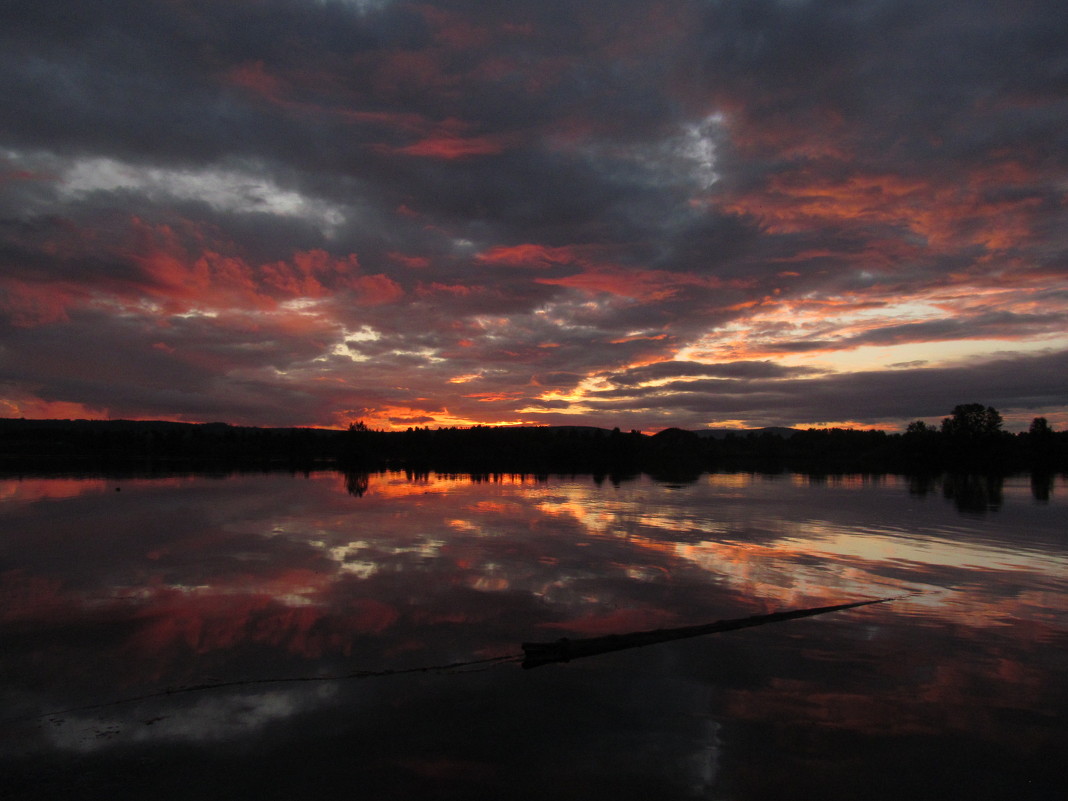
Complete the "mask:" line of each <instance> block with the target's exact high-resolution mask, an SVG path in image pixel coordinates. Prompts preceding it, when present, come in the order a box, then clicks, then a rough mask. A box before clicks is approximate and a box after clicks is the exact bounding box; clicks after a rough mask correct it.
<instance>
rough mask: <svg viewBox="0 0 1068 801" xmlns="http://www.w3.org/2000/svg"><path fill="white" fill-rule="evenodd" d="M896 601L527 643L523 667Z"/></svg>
mask: <svg viewBox="0 0 1068 801" xmlns="http://www.w3.org/2000/svg"><path fill="white" fill-rule="evenodd" d="M893 600H895V599H894V598H877V599H876V600H874V601H854V602H853V603H846V604H835V605H834V606H817V607H812V608H810V609H792V610H789V611H786V612H772V613H771V614H767V615H753V616H751V617H741V618H735V619H733V620H717V621H716V622H714V623H703V624H699V625H696V626H682V627H680V628H674V629H655V630H653V631H635V632H631V633H629V634H609V635H607V636H604V637H588V638H584V639H577V640H572V639H568V638H567V637H562V638H560V639H559V640H555V641H554V642H525V643H523V654H524V659H523V667H524V668H536V667H541V666H542V665H549V664H552V663H554V662H570V661H571V660H573V659H583V658H585V657H587V656H597V655H599V654H607V653H611V652H612V651H625V650H627V649H629V648H643V647H645V646H646V645H655V644H656V643H661V642H670V641H671V640H682V639H686V638H687V637H700V636H701V635H703V634H716V633H718V632H721V631H734V630H735V629H747V628H752V627H753V626H763V625H766V624H768V623H782V622H784V621H787V620H797V619H798V618H802V617H813V616H814V615H825V614H827V613H828V612H840V611H842V610H843V609H855V608H856V607H858V606H869V605H871V604H881V603H885V602H887V601H893Z"/></svg>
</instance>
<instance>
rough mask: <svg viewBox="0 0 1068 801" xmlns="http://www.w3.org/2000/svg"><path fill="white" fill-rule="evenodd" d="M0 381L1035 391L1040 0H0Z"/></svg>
mask: <svg viewBox="0 0 1068 801" xmlns="http://www.w3.org/2000/svg"><path fill="white" fill-rule="evenodd" d="M0 104H2V105H0V417H20V416H22V417H71V418H73V417H85V418H108V417H110V418H139V419H169V420H186V421H205V422H206V421H216V420H218V421H225V422H230V423H234V424H241V425H260V426H290V425H300V426H303V425H318V426H343V425H345V424H347V423H348V422H349V421H351V420H356V419H362V420H364V421H365V422H366V423H367V424H368V425H371V426H372V427H376V428H384V429H392V428H400V429H403V428H406V427H408V426H414V425H418V426H431V427H436V426H446V425H471V424H474V423H483V424H519V423H522V424H530V425H542V424H574V425H598V426H605V427H609V428H610V427H614V426H619V427H620V428H622V429H624V430H629V429H640V430H643V431H647V432H652V431H656V430H659V429H661V428H664V427H667V426H680V427H683V428H693V429H698V428H703V427H707V426H712V427H721V426H743V427H758V426H765V425H790V426H802V427H807V426H822V425H851V426H865V427H867V426H873V427H878V428H885V429H895V428H900V427H901V426H903V425H904V424H905V423H907V422H908V421H910V420H914V419H924V420H927V421H929V422H930V421H937V420H938V419H940V418H941V417H943V416H945V415H947V414H948V413H949V412H950V411H951V409H952V408H953V406H954V405H956V404H958V403H972V402H979V403H983V404H990V405H993V406H995V407H997V408H998V409H999V410H1000V411H1001V412H1002V413H1003V415H1004V416H1005V419H1006V424H1007V428H1009V429H1010V430H1019V429H1020V428H1026V427H1027V424H1028V423H1029V422H1030V420H1031V419H1032V418H1033V417H1035V416H1039V415H1042V416H1046V417H1047V418H1049V420H1050V422H1051V423H1052V424H1053V425H1054V427H1056V428H1064V427H1066V426H1068V205H1066V190H1068V4H1066V3H1064V2H1063V0H946V1H945V2H938V3H932V2H930V1H929V0H663V1H661V2H658V1H656V0H581V2H580V1H579V0H570V1H568V0H537V1H536V2H531V0H524V2H518V1H517V0H442V1H440V2H434V1H429V2H404V1H403V0H228V2H219V1H218V0H98V1H97V2H92V3H88V2H73V1H72V0H56V1H55V2H41V0H5V2H4V3H3V4H2V5H0Z"/></svg>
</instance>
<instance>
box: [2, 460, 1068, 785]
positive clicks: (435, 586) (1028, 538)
mask: <svg viewBox="0 0 1068 801" xmlns="http://www.w3.org/2000/svg"><path fill="white" fill-rule="evenodd" d="M1066 520H1068V482H1066V481H1065V479H1064V478H1063V477H1059V478H1055V479H1052V480H1037V481H1034V482H1032V481H1031V480H1030V479H1029V478H1027V477H1022V478H1010V479H1006V480H1005V481H1004V482H1000V481H985V480H972V481H956V482H950V481H936V482H930V483H926V484H924V483H918V482H915V481H913V482H910V481H909V480H908V479H906V478H901V477H893V476H888V477H883V478H880V479H877V480H876V479H865V478H862V477H846V478H840V479H829V480H826V481H815V480H813V479H811V478H806V477H804V476H798V475H782V476H774V477H765V476H753V475H749V474H724V475H708V476H703V477H702V478H700V479H699V480H697V481H696V482H693V483H681V484H669V483H664V482H660V481H656V480H654V479H652V478H648V477H644V478H640V479H634V480H630V481H624V482H620V483H618V484H613V483H611V482H600V483H598V482H595V481H594V480H592V479H591V478H590V477H576V478H569V479H568V478H551V479H549V480H543V481H535V480H532V479H524V478H520V477H515V478H510V477H504V478H501V479H500V480H490V481H472V480H471V479H470V478H467V477H463V478H455V477H446V476H437V475H434V474H431V475H430V476H426V477H421V478H411V477H408V476H405V475H404V474H401V473H384V474H372V475H370V476H349V477H346V476H344V475H341V474H337V473H332V472H323V473H313V474H311V475H309V476H299V475H298V476H292V475H288V474H262V475H239V476H230V477H226V478H210V477H180V478H166V479H123V480H121V481H119V480H115V479H100V478H84V479H81V478H66V479H54V478H49V479H23V480H0V699H2V716H3V723H2V726H0V776H2V777H3V787H2V788H0V798H8V797H11V798H60V799H65V798H71V799H73V798H86V797H110V798H146V797H148V798H153V799H170V798H174V799H187V798H196V799H204V798H228V799H233V798H246V797H247V798H257V799H263V798H268V799H269V798H286V799H293V798H337V797H345V798H357V799H362V798H367V799H387V798H388V799H394V798H397V799H400V798H420V799H436V798H465V799H470V798H494V799H500V798H520V799H524V798H539V799H541V798H545V797H552V798H555V799H580V798H581V799H584V801H589V799H602V798H603V799H632V798H633V799H638V798H641V799H650V798H660V799H682V798H711V799H739V800H743V799H765V798H766V799H783V798H798V799H801V798H804V799H811V798H821V799H855V798H864V799H880V798H886V799H902V798H909V799H925V798H931V799H934V798H939V799H944V798H969V799H976V798H991V799H994V798H996V799H1003V798H1013V799H1021V798H1022V799H1045V798H1061V797H1065V796H1064V793H1065V790H1066V789H1068V782H1066V775H1068V773H1066V768H1065V760H1064V756H1065V754H1066V750H1065V749H1066V743H1068V715H1066V713H1068V681H1065V675H1068V523H1066ZM890 596H893V597H898V596H907V597H903V598H898V600H894V601H892V602H889V603H884V604H878V605H874V606H867V607H863V608H859V609H853V610H849V611H844V612H837V613H833V614H829V615H823V616H820V617H813V618H808V619H805V620H798V621H791V622H787V623H780V624H775V625H767V626H763V627H760V628H751V629H747V630H744V631H737V632H730V633H724V634H717V635H710V636H705V637H700V638H695V639H688V640H682V641H678V642H673V643H666V644H661V645H656V646H651V647H648V648H641V649H636V650H630V651H623V652H618V653H613V654H607V655H603V656H598V657H593V658H589V659H584V660H581V661H573V662H570V663H567V664H557V665H548V666H544V667H540V668H537V669H533V670H524V669H522V668H521V667H520V666H519V664H518V662H517V661H515V660H514V659H510V657H515V656H516V655H518V654H520V653H521V650H520V643H522V642H524V641H552V640H556V639H558V638H560V637H569V638H580V637H587V636H595V635H600V634H610V633H621V632H628V631H638V630H646V629H657V628H664V627H672V626H684V625H691V624H699V623H706V622H709V621H714V620H718V619H725V618H735V617H745V616H748V615H754V614H760V613H764V612H774V611H778V610H783V609H791V608H799V607H811V606H822V605H828V604H836V603H842V602H847V601H855V600H862V599H874V598H884V597H890ZM497 657H500V658H501V659H500V661H496V662H495V661H486V660H493V659H494V658H497ZM424 668H425V669H424ZM410 669H414V670H410ZM276 680H278V681H276ZM282 680H285V681H282ZM175 691H177V692H175Z"/></svg>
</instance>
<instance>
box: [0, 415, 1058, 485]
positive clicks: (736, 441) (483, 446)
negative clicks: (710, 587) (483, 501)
mask: <svg viewBox="0 0 1068 801" xmlns="http://www.w3.org/2000/svg"><path fill="white" fill-rule="evenodd" d="M327 465H336V466H339V467H341V468H343V469H346V470H357V471H358V470H378V469H394V468H395V469H406V470H411V471H415V472H422V471H430V470H434V471H439V472H455V473H470V474H473V475H474V474H488V473H504V472H510V473H526V474H535V475H537V474H550V473H569V474H576V473H593V474H604V475H617V476H626V475H633V474H636V473H640V472H646V473H651V474H653V475H657V476H663V477H665V478H686V477H688V476H689V477H695V476H696V475H699V474H701V473H703V472H705V471H709V470H734V469H739V470H753V471H760V472H777V471H782V470H796V471H800V472H808V473H817V474H818V473H848V472H872V473H877V472H900V473H939V472H968V473H1008V472H1019V471H1032V472H1034V473H1038V474H1042V473H1054V472H1061V471H1068V431H1059V432H1058V431H1054V430H1053V429H1052V428H1051V427H1050V426H1049V424H1048V422H1047V421H1046V420H1045V419H1044V418H1041V417H1039V418H1035V420H1034V421H1033V422H1032V423H1031V426H1030V428H1029V430H1028V431H1026V432H1021V433H1017V434H1012V433H1009V432H1006V431H1004V430H1003V429H1002V420H1001V415H1000V414H999V413H998V412H997V410H995V409H993V408H992V407H989V406H983V405H981V404H964V405H960V406H957V407H955V408H954V409H953V411H952V413H951V414H950V416H948V417H946V418H945V419H944V420H943V421H942V423H941V426H938V427H935V426H930V425H928V424H926V423H924V422H922V421H916V422H914V423H912V424H910V425H909V426H908V428H907V430H906V431H904V432H903V433H887V432H884V431H864V430H857V429H840V428H832V429H809V430H804V431H802V430H791V429H764V430H760V431H751V432H744V431H742V432H706V431H702V432H694V431H685V430H682V429H677V428H669V429H666V430H664V431H661V432H659V433H657V434H655V435H652V436H648V435H645V434H641V433H640V432H637V431H630V432H626V433H624V432H622V431H620V430H619V429H618V428H617V429H613V430H611V431H609V430H607V429H602V428H593V427H584V426H555V427H552V426H550V427H495V426H475V427H472V428H440V429H430V428H410V429H408V430H407V431H394V432H386V431H375V430H372V429H369V428H368V427H367V426H365V425H364V424H363V423H353V424H352V425H350V426H349V429H348V430H346V431H339V430H329V429H312V428H248V427H239V426H231V425H227V424H225V423H207V424H190V423H168V422H139V421H121V420H114V421H93V420H73V421H72V420H22V419H0V467H4V468H6V470H7V471H8V472H11V471H21V470H46V471H47V470H58V469H64V470H77V469H115V468H118V467H126V468H139V469H153V470H159V469H167V468H179V467H181V468H186V469H211V468H213V467H223V466H225V467H229V468H237V469H275V468H290V469H298V470H306V469H311V468H314V467H318V466H327Z"/></svg>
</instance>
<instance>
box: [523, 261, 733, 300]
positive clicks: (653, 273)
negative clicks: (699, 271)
mask: <svg viewBox="0 0 1068 801" xmlns="http://www.w3.org/2000/svg"><path fill="white" fill-rule="evenodd" d="M535 281H536V282H537V283H539V284H552V285H555V286H566V287H570V288H572V289H582V290H585V291H587V292H604V293H607V294H610V295H618V296H620V297H625V298H633V299H635V300H641V301H654V300H666V299H667V298H670V297H673V296H674V295H675V294H677V293H678V292H679V290H680V289H682V288H683V287H687V286H688V287H703V288H715V287H721V286H723V285H724V282H722V281H720V280H719V279H717V278H714V277H711V276H700V275H691V274H689V273H675V272H669V271H666V270H640V269H622V268H617V267H612V268H594V269H591V270H587V271H586V272H581V273H575V274H574V275H568V276H564V277H563V278H537V279H535ZM730 285H731V286H740V285H741V284H739V283H738V282H731V284H730Z"/></svg>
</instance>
